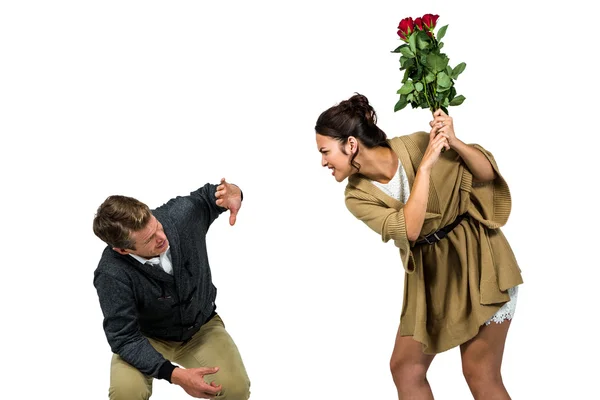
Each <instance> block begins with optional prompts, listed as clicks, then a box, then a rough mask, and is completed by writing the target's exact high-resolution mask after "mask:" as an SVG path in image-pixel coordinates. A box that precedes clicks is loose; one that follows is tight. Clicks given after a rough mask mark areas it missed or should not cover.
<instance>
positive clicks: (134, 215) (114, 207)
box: [94, 195, 152, 250]
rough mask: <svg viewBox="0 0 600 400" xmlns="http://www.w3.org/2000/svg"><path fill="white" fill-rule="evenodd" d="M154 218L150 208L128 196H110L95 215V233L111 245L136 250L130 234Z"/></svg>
mask: <svg viewBox="0 0 600 400" xmlns="http://www.w3.org/2000/svg"><path fill="white" fill-rule="evenodd" d="M150 218H152V213H151V212H150V208H148V206H147V205H146V204H144V203H142V202H141V201H139V200H136V199H134V198H133V197H127V196H119V195H115V196H109V197H108V198H107V199H106V200H104V203H102V204H101V205H100V207H98V211H97V212H96V216H95V217H94V234H96V236H98V237H99V238H100V239H102V240H103V241H104V242H106V244H108V245H109V246H111V247H117V248H122V249H132V250H135V243H134V242H133V241H132V240H131V238H130V236H129V234H130V232H131V231H138V230H140V229H142V228H144V227H145V226H146V224H147V223H148V222H149V221H150Z"/></svg>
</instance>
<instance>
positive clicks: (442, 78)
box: [437, 71, 452, 89]
mask: <svg viewBox="0 0 600 400" xmlns="http://www.w3.org/2000/svg"><path fill="white" fill-rule="evenodd" d="M437 84H438V87H439V88H444V89H450V86H452V80H451V79H450V77H449V76H448V74H446V73H445V72H443V71H442V72H439V73H438V74H437Z"/></svg>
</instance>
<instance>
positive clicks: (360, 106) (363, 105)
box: [340, 93, 377, 124]
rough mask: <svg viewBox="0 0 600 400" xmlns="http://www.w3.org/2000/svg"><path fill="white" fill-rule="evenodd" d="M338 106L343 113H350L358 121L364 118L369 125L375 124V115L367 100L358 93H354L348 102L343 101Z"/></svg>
mask: <svg viewBox="0 0 600 400" xmlns="http://www.w3.org/2000/svg"><path fill="white" fill-rule="evenodd" d="M344 103H345V104H344ZM342 105H343V106H342ZM340 106H342V107H341V108H342V109H343V110H344V111H348V112H351V113H352V114H354V115H356V116H357V117H359V118H360V119H363V118H364V119H365V120H366V121H367V122H368V123H369V124H376V123H377V114H376V113H375V110H374V109H373V107H371V105H370V104H369V99H367V98H366V97H365V96H363V95H362V94H360V93H355V94H354V95H353V96H352V97H350V98H349V99H348V100H344V101H343V102H342V103H340Z"/></svg>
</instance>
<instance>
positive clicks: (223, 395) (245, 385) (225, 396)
mask: <svg viewBox="0 0 600 400" xmlns="http://www.w3.org/2000/svg"><path fill="white" fill-rule="evenodd" d="M220 381H221V382H219V384H221V385H222V386H223V389H222V390H221V392H220V393H219V395H218V396H217V397H216V398H215V399H219V400H248V398H249V397H250V381H249V380H248V378H247V377H242V376H237V377H236V376H232V377H228V378H226V379H220Z"/></svg>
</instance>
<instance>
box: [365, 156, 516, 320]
mask: <svg viewBox="0 0 600 400" xmlns="http://www.w3.org/2000/svg"><path fill="white" fill-rule="evenodd" d="M371 182H373V184H374V185H375V186H377V187H378V188H379V189H380V190H381V191H382V192H383V193H385V194H387V195H388V196H391V197H392V198H394V199H396V200H400V201H401V202H402V203H403V204H406V202H407V201H408V196H409V195H410V187H409V186H408V178H407V176H406V172H405V171H404V167H402V164H399V165H398V170H397V171H396V175H394V177H393V178H392V180H391V181H389V182H388V183H379V182H377V181H371ZM518 293H519V290H518V286H515V287H512V288H510V289H508V295H509V296H510V300H509V301H507V302H506V303H504V305H503V306H502V307H500V309H499V310H498V311H497V312H496V314H494V315H493V316H492V318H490V319H488V320H487V321H486V323H485V324H486V325H489V324H491V323H492V322H495V323H497V324H500V323H502V322H503V321H505V320H507V319H509V320H510V319H512V317H513V315H514V314H515V308H516V307H517V295H518Z"/></svg>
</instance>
